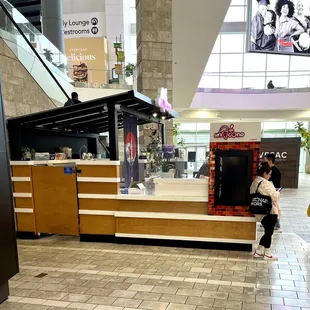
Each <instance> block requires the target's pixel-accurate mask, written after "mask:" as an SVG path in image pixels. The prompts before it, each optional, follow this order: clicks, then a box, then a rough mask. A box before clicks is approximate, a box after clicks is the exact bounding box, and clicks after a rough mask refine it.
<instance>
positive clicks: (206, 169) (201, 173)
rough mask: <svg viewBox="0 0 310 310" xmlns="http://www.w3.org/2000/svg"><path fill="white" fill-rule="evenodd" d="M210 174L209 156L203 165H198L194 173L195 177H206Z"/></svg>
mask: <svg viewBox="0 0 310 310" xmlns="http://www.w3.org/2000/svg"><path fill="white" fill-rule="evenodd" d="M209 174H210V166H209V157H207V158H206V160H205V162H204V163H203V165H202V166H201V167H200V169H199V170H198V172H197V174H196V179H206V178H208V177H209Z"/></svg>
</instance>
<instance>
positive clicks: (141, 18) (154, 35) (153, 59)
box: [136, 0, 173, 145]
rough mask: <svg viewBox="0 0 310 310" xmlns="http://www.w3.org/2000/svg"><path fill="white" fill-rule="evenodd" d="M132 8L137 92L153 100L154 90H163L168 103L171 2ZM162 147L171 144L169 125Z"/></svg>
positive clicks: (156, 0) (140, 1)
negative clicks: (135, 32) (134, 22)
mask: <svg viewBox="0 0 310 310" xmlns="http://www.w3.org/2000/svg"><path fill="white" fill-rule="evenodd" d="M136 9H137V49H138V56H137V75H138V77H137V80H138V82H137V84H138V91H139V92H141V93H143V94H144V95H146V96H148V97H150V98H152V99H156V97H157V92H158V88H160V87H165V88H167V89H168V100H169V102H170V103H172V0H136ZM159 127H161V126H159ZM159 130H161V128H159ZM143 131H144V130H142V133H143ZM143 140H144V139H143V137H142V141H141V142H142V144H147V142H146V141H143ZM166 144H169V145H172V144H173V138H172V122H169V123H168V122H167V126H166Z"/></svg>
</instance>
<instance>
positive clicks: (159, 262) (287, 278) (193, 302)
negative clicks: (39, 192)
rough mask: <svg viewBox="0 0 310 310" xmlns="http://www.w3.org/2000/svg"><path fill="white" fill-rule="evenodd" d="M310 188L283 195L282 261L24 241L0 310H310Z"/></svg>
mask: <svg viewBox="0 0 310 310" xmlns="http://www.w3.org/2000/svg"><path fill="white" fill-rule="evenodd" d="M309 185H310V178H306V177H302V180H301V186H300V189H298V190H287V191H284V192H283V195H282V196H283V197H282V201H281V204H282V208H283V219H282V226H283V233H277V234H275V237H274V243H273V245H274V250H275V252H276V254H277V255H278V257H279V260H278V261H277V262H266V261H263V260H254V259H253V258H252V257H251V255H250V253H244V252H233V251H230V252H229V251H215V250H201V249H181V248H166V247H143V246H132V245H130V246H129V245H128V246H126V245H115V244H100V243H80V242H79V241H78V239H75V238H71V237H50V238H44V239H41V240H35V241H25V240H24V241H19V258H20V267H21V272H20V274H18V275H17V276H15V277H14V279H13V280H12V281H10V287H11V294H12V296H11V297H10V299H9V301H7V302H5V303H4V304H3V305H1V306H0V309H1V310H4V309H22V310H27V309H29V310H41V309H43V310H45V309H49V310H51V309H55V310H61V309H90V310H93V309H96V310H103V309H106V310H130V309H150V310H152V309H153V310H162V309H166V310H205V309H211V308H212V309H215V310H220V309H227V310H230V309H242V310H267V309H268V310H293V309H296V310H306V309H308V310H309V309H310V245H309V244H308V243H307V242H306V241H304V240H303V239H301V237H305V238H309V236H310V219H309V218H307V216H306V209H307V205H308V204H309V203H310V190H309ZM297 234H298V235H297ZM308 240H309V239H308ZM309 241H310V240H309Z"/></svg>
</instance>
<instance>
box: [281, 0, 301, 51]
mask: <svg viewBox="0 0 310 310" xmlns="http://www.w3.org/2000/svg"><path fill="white" fill-rule="evenodd" d="M275 11H276V13H277V15H278V17H279V18H278V22H277V27H276V37H277V46H276V50H277V51H278V52H282V53H294V45H293V39H292V37H295V36H299V35H301V34H302V33H303V32H304V29H303V27H302V26H301V25H300V24H299V23H298V22H297V21H296V20H294V19H293V16H294V13H295V6H294V3H293V2H292V1H290V0H277V2H276V5H275Z"/></svg>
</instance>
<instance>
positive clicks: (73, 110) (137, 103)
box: [7, 90, 178, 160]
mask: <svg viewBox="0 0 310 310" xmlns="http://www.w3.org/2000/svg"><path fill="white" fill-rule="evenodd" d="M123 114H129V115H133V116H135V117H137V120H138V125H143V124H147V123H158V124H159V125H161V126H162V127H163V128H162V132H163V133H164V132H165V129H164V126H165V120H169V119H172V118H175V117H178V113H177V112H176V111H174V110H171V111H169V112H162V110H161V109H160V108H159V107H158V106H157V105H156V104H155V101H154V100H152V99H150V98H148V97H146V96H144V95H143V94H141V93H139V92H137V91H134V90H131V91H128V92H124V93H121V94H117V95H112V96H108V97H103V98H98V99H94V100H90V101H87V102H83V103H81V104H77V105H73V106H69V107H61V108H55V109H52V110H48V111H44V112H39V113H34V114H29V115H25V116H21V117H16V118H11V119H9V120H8V123H7V126H8V132H9V141H10V151H11V159H12V160H20V150H21V147H22V141H23V135H26V134H27V133H28V134H29V131H31V134H32V135H34V138H35V135H36V134H38V135H39V134H40V135H42V134H43V133H46V134H47V135H51V134H52V135H53V136H54V137H55V139H56V138H57V137H60V136H63V135H74V136H75V137H78V136H84V137H85V135H90V136H94V134H99V133H103V132H109V146H110V159H111V160H119V150H118V129H120V128H123ZM154 115H156V117H154ZM163 138H164V134H163ZM164 142H165V141H163V144H164Z"/></svg>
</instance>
